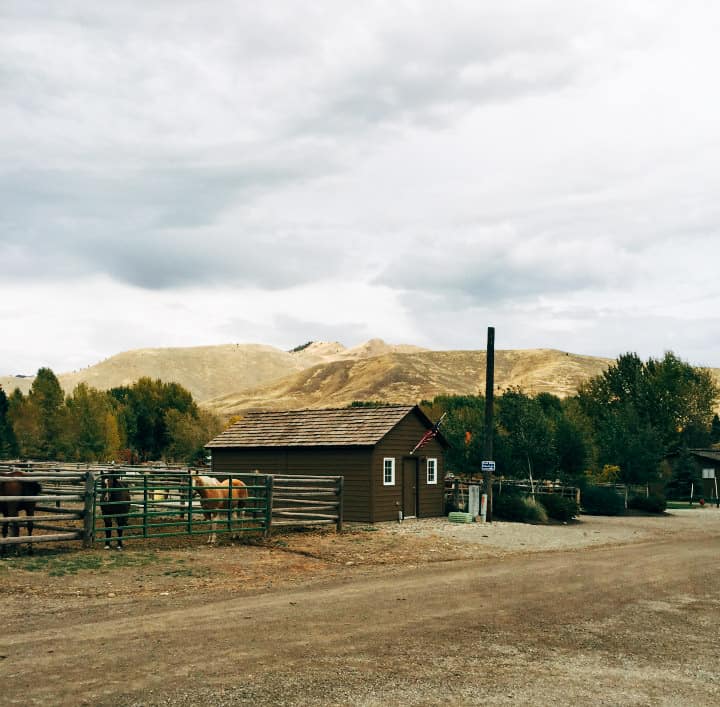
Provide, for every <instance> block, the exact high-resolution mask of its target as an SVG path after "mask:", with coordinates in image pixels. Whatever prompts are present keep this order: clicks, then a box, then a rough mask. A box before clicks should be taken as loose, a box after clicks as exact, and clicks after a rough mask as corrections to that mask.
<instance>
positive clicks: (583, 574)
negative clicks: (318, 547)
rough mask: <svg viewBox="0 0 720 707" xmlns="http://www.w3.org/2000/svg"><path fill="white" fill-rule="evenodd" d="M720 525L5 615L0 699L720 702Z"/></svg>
mask: <svg viewBox="0 0 720 707" xmlns="http://www.w3.org/2000/svg"><path fill="white" fill-rule="evenodd" d="M719 562H720V533H718V532H717V531H716V532H712V533H709V534H708V533H702V534H697V533H696V534H691V535H689V536H688V535H687V534H683V535H678V536H673V537H670V538H661V539H656V540H652V541H646V542H641V543H636V544H631V545H626V546H622V547H615V548H608V547H598V548H585V549H581V550H570V551H565V552H550V553H539V554H534V555H524V556H520V555H518V556H511V557H506V558H503V559H502V560H498V559H496V558H483V559H479V560H457V561H454V562H448V563H446V562H441V563H434V564H426V565H417V566H412V565H411V566H407V565H406V566H404V567H400V566H366V567H347V568H343V571H342V572H329V573H328V572H321V571H319V576H318V577H316V578H315V579H313V580H310V581H306V580H303V582H302V583H301V584H299V585H297V584H295V585H289V584H286V585H283V586H281V587H275V588H265V589H263V590H261V591H260V592H258V591H257V590H251V589H250V588H248V589H238V590H237V591H228V590H227V589H225V590H223V591H221V592H217V591H216V592H211V593H209V594H208V596H204V595H203V593H202V592H201V591H197V592H189V593H185V594H182V593H181V594H179V595H177V596H169V597H168V596H163V597H160V598H159V597H157V596H148V597H144V598H143V597H140V598H137V597H135V598H133V599H132V600H130V599H128V598H127V597H120V598H117V597H113V596H112V595H110V596H109V597H107V598H105V597H104V598H102V599H97V600H96V601H94V602H90V603H88V602H85V603H79V602H76V603H73V602H68V603H67V604H66V605H65V608H64V609H63V610H57V606H56V605H55V606H54V608H47V609H46V610H43V609H42V604H36V605H35V609H34V610H33V611H32V612H31V613H30V615H28V616H25V617H24V616H23V615H22V612H20V611H18V606H20V604H19V603H18V602H17V601H15V602H9V603H5V605H6V607H7V606H9V607H10V611H9V615H10V616H9V619H7V620H6V621H5V622H4V625H3V626H2V632H1V634H0V656H2V657H1V658H0V676H2V677H1V682H0V704H2V705H35V704H43V705H78V704H89V705H96V704H102V705H104V704H107V705H114V706H117V705H138V706H139V705H204V704H208V705H210V704H211V705H225V704H227V705H232V704H255V705H310V704H313V705H316V704H320V705H329V704H333V705H334V704H338V705H345V704H352V705H380V704H382V705H396V704H413V705H416V704H427V705H440V704H447V703H451V704H493V705H496V704H498V705H503V704H513V705H517V704H536V705H537V704H550V703H554V704H555V705H578V704H598V705H603V704H604V705H618V704H623V705H716V704H720V649H719V647H718V619H719V618H720V569H718V563H719Z"/></svg>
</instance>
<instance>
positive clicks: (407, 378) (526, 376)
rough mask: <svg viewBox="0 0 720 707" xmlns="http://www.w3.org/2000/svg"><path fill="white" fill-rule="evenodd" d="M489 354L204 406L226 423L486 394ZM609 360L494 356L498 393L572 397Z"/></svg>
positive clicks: (385, 366) (335, 368) (333, 378)
mask: <svg viewBox="0 0 720 707" xmlns="http://www.w3.org/2000/svg"><path fill="white" fill-rule="evenodd" d="M485 362H486V354H485V351H418V352H411V353H387V354H382V355H379V356H370V357H367V358H357V359H345V360H338V361H333V362H330V363H326V364H321V365H316V366H313V367H311V368H308V369H306V370H303V371H300V372H298V373H294V374H292V375H290V376H288V377H286V378H283V379H281V380H278V381H275V382H272V383H268V384H266V385H263V386H259V387H258V388H256V389H254V390H246V391H237V392H234V393H229V394H227V395H224V396H220V397H218V398H214V399H211V400H207V401H205V405H206V406H207V407H209V408H212V409H214V410H215V411H216V412H218V413H221V414H223V415H226V416H230V415H236V414H241V413H242V412H243V411H246V410H291V409H298V408H321V407H342V406H345V405H349V404H350V403H351V402H353V401H354V400H376V401H379V402H387V403H400V404H413V403H416V402H418V401H419V400H422V399H432V398H433V397H435V396H436V395H445V394H450V395H475V394H477V393H479V392H483V393H484V388H485ZM611 362H612V361H611V359H605V358H597V357H592V356H578V355H574V354H569V353H565V352H562V351H554V350H549V349H530V350H519V351H496V352H495V383H496V386H497V387H498V389H501V390H503V389H506V388H508V387H511V386H519V387H521V388H522V389H523V390H525V391H526V392H528V393H540V392H549V393H553V394H555V395H558V396H560V397H565V396H567V395H572V394H573V393H575V392H576V390H577V387H578V385H579V384H580V383H581V382H582V381H584V380H587V379H588V378H591V377H592V376H595V375H599V374H600V373H602V371H604V370H605V369H606V368H607V367H608V365H609V364H610V363H611Z"/></svg>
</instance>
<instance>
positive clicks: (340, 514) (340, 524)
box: [335, 476, 345, 533]
mask: <svg viewBox="0 0 720 707" xmlns="http://www.w3.org/2000/svg"><path fill="white" fill-rule="evenodd" d="M344 489H345V477H344V476H341V477H340V479H339V480H338V485H337V492H336V493H337V494H338V519H337V524H336V526H335V530H336V532H338V533H339V532H341V531H342V529H343V496H344V495H345V494H344Z"/></svg>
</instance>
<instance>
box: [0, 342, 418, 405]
mask: <svg viewBox="0 0 720 707" xmlns="http://www.w3.org/2000/svg"><path fill="white" fill-rule="evenodd" d="M414 351H422V349H420V348H419V347H417V346H404V345H397V346H396V345H392V344H386V343H385V342H384V341H382V340H380V339H372V340H370V341H368V342H366V343H364V344H362V345H360V346H357V347H355V348H352V349H347V348H345V347H344V346H343V345H342V344H340V343H338V342H310V343H308V344H307V345H306V346H303V347H298V349H297V350H295V351H291V352H288V351H282V350H281V349H277V348H275V347H273V346H265V345H261V344H224V345H221V346H193V347H186V348H161V349H136V350H133V351H125V352H123V353H119V354H116V355H115V356H112V357H110V358H108V359H106V360H104V361H101V362H100V363H97V364H95V365H94V366H89V367H88V368H83V369H82V370H80V371H74V372H72V373H61V374H58V379H59V381H60V385H61V386H62V387H63V390H64V391H65V392H66V393H68V394H69V393H71V392H72V390H73V389H74V388H75V386H76V385H77V384H78V383H87V384H88V385H89V386H92V387H93V388H97V389H99V390H108V389H109V388H114V387H117V386H121V385H130V384H132V383H133V382H134V381H136V380H137V379H138V378H141V377H142V376H148V377H150V378H160V379H162V380H163V381H168V382H169V381H175V382H177V383H180V384H181V385H183V386H184V387H185V388H187V389H188V390H189V391H190V392H191V393H192V394H193V397H194V398H195V399H196V400H198V401H200V402H203V401H205V400H208V399H209V398H215V397H217V396H221V395H226V394H227V393H230V392H233V391H242V390H249V389H254V388H257V387H258V386H262V385H265V384H267V383H271V382H273V381H276V380H279V379H281V378H284V377H286V376H288V375H291V374H293V373H297V372H299V371H302V370H304V369H306V368H310V367H312V366H315V365H319V364H324V363H330V362H333V361H338V360H344V359H347V360H356V359H361V358H365V357H368V356H376V355H381V354H387V353H395V352H414ZM33 380H34V377H32V376H0V385H2V387H3V389H4V390H5V391H6V392H7V393H8V394H10V393H11V392H12V391H13V390H15V388H20V390H21V391H22V392H23V393H24V394H27V392H28V391H29V390H30V386H31V385H32V382H33Z"/></svg>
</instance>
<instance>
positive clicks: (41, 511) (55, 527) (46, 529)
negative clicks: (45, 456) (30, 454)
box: [0, 464, 92, 551]
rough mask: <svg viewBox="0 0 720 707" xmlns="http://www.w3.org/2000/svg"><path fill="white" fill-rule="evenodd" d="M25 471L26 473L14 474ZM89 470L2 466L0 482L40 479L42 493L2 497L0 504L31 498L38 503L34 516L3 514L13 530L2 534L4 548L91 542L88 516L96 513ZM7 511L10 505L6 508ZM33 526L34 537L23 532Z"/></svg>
mask: <svg viewBox="0 0 720 707" xmlns="http://www.w3.org/2000/svg"><path fill="white" fill-rule="evenodd" d="M17 471H22V472H23V476H14V475H11V474H13V473H14V472H17ZM89 476H90V473H89V472H87V471H63V472H53V469H52V467H50V466H49V465H44V466H43V467H42V468H40V469H38V470H34V469H33V468H32V467H30V468H29V467H28V466H27V465H23V466H22V467H18V466H17V465H14V464H13V465H9V464H2V465H0V481H15V482H17V481H20V482H21V483H29V482H37V483H38V484H40V487H41V490H40V493H38V494H36V495H31V494H23V495H13V496H6V495H3V496H0V503H3V504H8V503H13V502H22V501H30V502H33V503H34V510H35V513H34V515H30V516H27V515H2V516H0V524H2V525H3V526H4V527H5V528H6V532H9V533H10V534H9V536H8V537H0V551H4V550H5V548H6V546H8V545H19V544H27V545H29V546H30V547H32V546H34V545H36V544H38V543H48V542H66V541H81V542H83V543H84V544H86V545H88V544H89V542H90V537H89V534H88V527H87V525H88V524H87V523H86V518H87V516H88V514H91V513H92V496H91V495H90V494H89V493H88V478H89ZM5 510H6V512H7V508H6V509H5ZM30 524H32V525H33V532H35V531H39V532H37V533H35V534H33V535H32V536H28V535H27V534H26V533H25V534H23V529H25V530H27V529H28V527H29V525H30ZM13 526H16V527H17V529H18V530H17V532H18V533H19V535H18V536H13V534H12V528H13Z"/></svg>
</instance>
